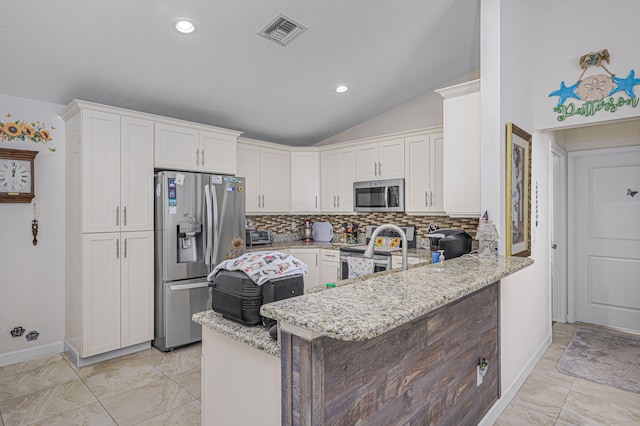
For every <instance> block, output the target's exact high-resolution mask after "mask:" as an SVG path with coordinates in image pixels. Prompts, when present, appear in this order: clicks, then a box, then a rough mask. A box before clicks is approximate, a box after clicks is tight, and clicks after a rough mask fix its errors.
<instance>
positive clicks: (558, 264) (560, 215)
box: [549, 142, 568, 322]
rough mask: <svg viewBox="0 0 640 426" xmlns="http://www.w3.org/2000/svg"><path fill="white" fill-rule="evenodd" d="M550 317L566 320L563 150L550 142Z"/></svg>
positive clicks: (565, 159) (565, 233) (564, 171)
mask: <svg viewBox="0 0 640 426" xmlns="http://www.w3.org/2000/svg"><path fill="white" fill-rule="evenodd" d="M550 158H551V164H550V165H549V167H550V170H551V179H550V181H551V194H550V195H551V196H550V200H551V212H552V213H551V227H550V228H551V251H550V254H551V258H550V265H551V319H552V321H557V322H567V314H568V297H567V292H568V290H567V152H566V151H565V150H564V149H563V148H562V147H560V146H559V145H558V144H557V143H555V142H551V156H550Z"/></svg>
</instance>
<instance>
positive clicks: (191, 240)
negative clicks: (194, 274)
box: [178, 222, 202, 263]
mask: <svg viewBox="0 0 640 426" xmlns="http://www.w3.org/2000/svg"><path fill="white" fill-rule="evenodd" d="M201 233H202V224H200V223H198V222H180V223H179V224H178V262H179V263H184V262H197V261H200V260H202V259H198V250H197V239H198V237H199V236H200V235H201Z"/></svg>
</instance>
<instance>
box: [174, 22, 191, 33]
mask: <svg viewBox="0 0 640 426" xmlns="http://www.w3.org/2000/svg"><path fill="white" fill-rule="evenodd" d="M173 29H174V30H176V31H177V32H179V33H180V34H193V33H194V32H195V31H196V24H195V22H193V21H192V20H190V19H184V18H181V19H176V20H175V21H174V22H173Z"/></svg>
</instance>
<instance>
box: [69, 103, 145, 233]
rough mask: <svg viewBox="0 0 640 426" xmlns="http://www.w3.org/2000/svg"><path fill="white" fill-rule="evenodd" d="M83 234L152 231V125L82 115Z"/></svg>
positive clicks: (94, 114) (108, 115) (88, 112)
mask: <svg viewBox="0 0 640 426" xmlns="http://www.w3.org/2000/svg"><path fill="white" fill-rule="evenodd" d="M81 132H82V181H81V182H75V183H74V184H78V185H80V186H81V187H82V224H83V227H82V230H83V232H116V231H121V230H122V231H130V230H131V231H138V230H152V229H153V160H152V159H153V122H151V121H148V120H141V119H138V118H132V117H121V116H120V115H118V114H111V113H106V112H102V111H92V110H85V111H82V130H81Z"/></svg>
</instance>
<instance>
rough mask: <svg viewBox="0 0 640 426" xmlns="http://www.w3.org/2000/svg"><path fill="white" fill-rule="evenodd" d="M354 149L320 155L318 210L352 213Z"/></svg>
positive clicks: (337, 150)
mask: <svg viewBox="0 0 640 426" xmlns="http://www.w3.org/2000/svg"><path fill="white" fill-rule="evenodd" d="M355 159H356V151H355V148H354V147H343V148H336V149H331V150H327V151H322V152H321V153H320V210H321V211H322V212H339V213H341V212H353V182H354V181H355V178H356V160H355Z"/></svg>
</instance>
